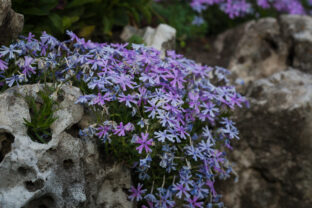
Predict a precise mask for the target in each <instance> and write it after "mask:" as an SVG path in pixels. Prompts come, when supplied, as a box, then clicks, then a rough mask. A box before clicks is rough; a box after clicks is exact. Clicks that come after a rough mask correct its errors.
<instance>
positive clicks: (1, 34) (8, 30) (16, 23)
mask: <svg viewBox="0 0 312 208" xmlns="http://www.w3.org/2000/svg"><path fill="white" fill-rule="evenodd" d="M11 6H12V2H11V0H0V45H2V44H6V43H8V42H9V41H10V40H12V39H14V38H16V37H17V36H18V35H19V34H20V33H21V32H22V30H23V27H24V16H23V15H22V14H19V13H16V12H15V11H14V10H12V8H11Z"/></svg>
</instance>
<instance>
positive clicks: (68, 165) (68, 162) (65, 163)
mask: <svg viewBox="0 0 312 208" xmlns="http://www.w3.org/2000/svg"><path fill="white" fill-rule="evenodd" d="M63 167H64V169H65V170H69V169H71V168H72V167H74V162H73V160H71V159H68V160H64V161H63Z"/></svg>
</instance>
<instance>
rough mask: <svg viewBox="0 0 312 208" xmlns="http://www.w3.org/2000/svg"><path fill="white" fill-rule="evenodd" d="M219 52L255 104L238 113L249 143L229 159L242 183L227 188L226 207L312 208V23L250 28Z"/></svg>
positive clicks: (229, 36)
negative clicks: (242, 82) (240, 80)
mask: <svg viewBox="0 0 312 208" xmlns="http://www.w3.org/2000/svg"><path fill="white" fill-rule="evenodd" d="M215 47H216V49H217V50H216V51H217V52H218V54H219V56H220V57H222V58H224V63H225V64H224V65H225V66H227V67H228V68H229V69H230V70H231V71H232V73H233V81H235V80H236V81H237V80H238V79H237V78H241V79H242V80H243V81H244V85H243V86H242V87H241V88H240V90H241V92H242V93H243V94H244V95H245V96H246V97H247V98H248V100H249V101H250V108H245V109H241V110H240V111H237V112H236V119H235V120H236V122H237V127H238V129H239V131H240V138H241V140H240V141H238V142H237V143H236V144H235V146H234V150H233V151H232V152H230V153H229V157H230V158H231V161H232V162H233V163H234V167H233V168H234V170H235V171H236V172H237V173H238V175H239V180H238V182H237V183H234V180H230V181H225V182H224V183H223V182H221V187H220V192H221V193H222V194H223V200H224V202H225V205H226V206H227V207H231V208H263V207H265V208H294V207H296V208H310V207H312V75H311V74H312V51H311V50H312V17H310V16H297V15H282V16H281V17H280V18H279V19H275V18H263V19H259V20H255V21H250V22H247V23H246V24H244V25H241V26H239V27H237V28H235V29H231V30H228V31H226V32H225V33H223V34H221V35H220V36H219V37H218V38H217V41H216V43H215ZM238 83H240V84H241V82H236V83H234V84H238ZM238 86H239V85H238Z"/></svg>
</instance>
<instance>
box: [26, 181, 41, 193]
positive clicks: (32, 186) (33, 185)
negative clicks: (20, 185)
mask: <svg viewBox="0 0 312 208" xmlns="http://www.w3.org/2000/svg"><path fill="white" fill-rule="evenodd" d="M24 184H25V187H26V189H27V190H28V191H30V192H35V191H37V190H39V189H42V188H43V186H44V181H43V180H42V179H38V180H36V181H35V182H32V181H25V183H24Z"/></svg>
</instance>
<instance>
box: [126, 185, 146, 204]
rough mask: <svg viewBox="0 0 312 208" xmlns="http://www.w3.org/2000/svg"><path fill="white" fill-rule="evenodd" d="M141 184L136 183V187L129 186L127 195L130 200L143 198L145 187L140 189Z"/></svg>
mask: <svg viewBox="0 0 312 208" xmlns="http://www.w3.org/2000/svg"><path fill="white" fill-rule="evenodd" d="M142 187H143V185H142V184H140V183H138V186H137V188H135V187H134V186H131V188H130V190H129V191H130V192H131V195H130V196H129V199H130V200H131V201H134V200H136V201H141V200H142V199H143V196H142V195H143V194H144V193H145V192H146V189H142Z"/></svg>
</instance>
